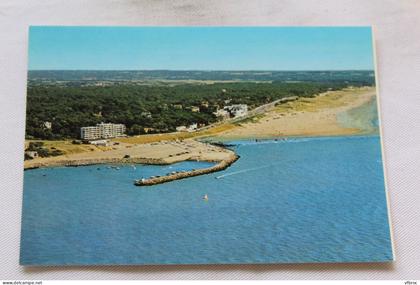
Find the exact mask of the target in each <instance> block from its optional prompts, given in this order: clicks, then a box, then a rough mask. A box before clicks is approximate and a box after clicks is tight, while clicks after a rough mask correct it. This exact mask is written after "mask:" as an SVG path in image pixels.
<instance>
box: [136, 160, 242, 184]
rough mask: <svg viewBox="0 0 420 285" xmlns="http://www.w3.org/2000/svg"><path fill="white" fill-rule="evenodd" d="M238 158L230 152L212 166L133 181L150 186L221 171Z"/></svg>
mask: <svg viewBox="0 0 420 285" xmlns="http://www.w3.org/2000/svg"><path fill="white" fill-rule="evenodd" d="M238 159H239V156H238V155H236V154H235V153H233V152H232V154H231V155H230V156H229V157H228V158H227V159H224V160H222V161H219V162H218V163H217V164H216V165H214V166H211V167H207V168H202V169H194V170H191V171H183V172H177V173H173V174H168V175H164V176H159V177H151V178H142V179H139V180H136V181H135V182H134V185H136V186H152V185H156V184H162V183H166V182H170V181H174V180H179V179H184V178H188V177H193V176H198V175H203V174H209V173H212V172H217V171H222V170H225V169H226V168H228V167H229V166H231V165H232V164H233V163H234V162H235V161H237V160H238Z"/></svg>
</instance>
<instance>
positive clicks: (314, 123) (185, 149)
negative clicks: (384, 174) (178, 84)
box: [25, 87, 375, 185]
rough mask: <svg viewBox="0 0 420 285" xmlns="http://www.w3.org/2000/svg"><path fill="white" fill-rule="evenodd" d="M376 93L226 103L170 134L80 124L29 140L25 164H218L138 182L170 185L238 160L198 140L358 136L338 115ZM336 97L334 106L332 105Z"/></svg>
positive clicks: (365, 91)
mask: <svg viewBox="0 0 420 285" xmlns="http://www.w3.org/2000/svg"><path fill="white" fill-rule="evenodd" d="M374 96H375V92H374V89H372V88H370V87H362V88H348V89H345V90H341V91H327V92H325V93H322V94H319V95H318V96H316V97H314V98H312V99H304V98H298V97H296V96H291V97H286V98H282V99H279V100H277V101H275V102H271V103H268V104H264V105H261V106H258V107H257V108H254V109H252V110H249V109H248V106H247V105H245V104H237V105H227V106H225V107H224V108H221V109H219V110H217V111H216V112H215V115H217V116H218V121H217V122H216V123H214V124H212V125H207V126H202V125H201V126H198V124H197V123H194V124H191V125H188V126H178V127H177V128H176V132H174V133H171V134H153V135H148V134H145V135H139V136H128V135H127V134H126V126H125V125H124V124H115V123H109V122H108V123H104V122H102V123H99V124H97V125H95V126H84V127H81V128H80V137H79V138H78V140H72V141H71V142H69V141H67V142H63V143H57V145H54V146H53V147H45V146H38V148H37V146H36V145H37V144H40V142H28V143H27V147H26V151H25V157H26V158H27V159H26V160H25V168H26V169H31V168H38V167H50V166H59V165H67V166H81V165H90V164H98V163H126V164H127V163H129V164H135V163H145V164H172V163H175V162H180V161H186V160H193V161H209V162H214V163H215V165H213V166H212V167H209V168H207V169H200V170H194V171H188V172H182V173H168V174H167V175H166V176H163V177H139V179H138V180H136V181H135V184H136V185H154V184H160V183H165V182H169V181H172V180H178V179H182V178H187V177H192V176H196V175H202V174H206V173H211V172H215V171H221V170H224V169H226V168H227V167H229V166H230V165H231V164H232V163H234V162H235V161H236V160H237V159H238V156H237V155H236V154H235V153H234V152H233V151H232V150H230V149H228V148H224V147H222V146H219V145H213V144H210V143H208V142H203V141H199V140H197V139H200V140H201V139H207V140H208V139H209V138H210V139H211V138H212V140H213V141H223V140H226V139H229V140H231V139H241V138H250V137H252V138H256V139H258V138H260V139H265V138H275V137H284V136H291V135H293V136H302V135H304V136H305V135H342V134H358V133H360V132H361V131H362V130H360V129H358V128H355V127H351V126H343V125H342V124H340V123H339V122H338V121H337V116H338V114H340V113H344V112H346V111H349V110H352V109H354V108H357V107H359V106H363V105H365V104H367V103H369V102H371V100H372V99H373V98H374ZM332 101H334V102H335V103H334V104H335V106H334V107H331V106H330V105H331V104H330V103H331V102H332ZM327 106H328V108H327ZM51 126H52V123H51V122H44V127H51ZM43 143H46V144H48V142H43ZM66 149H67V150H68V151H67V153H66V152H65V150H66ZM37 150H38V152H37ZM40 154H41V155H40Z"/></svg>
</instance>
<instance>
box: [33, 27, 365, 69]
mask: <svg viewBox="0 0 420 285" xmlns="http://www.w3.org/2000/svg"><path fill="white" fill-rule="evenodd" d="M29 69H31V70H35V69H38V70H40V69H72V70H75V69H83V70H89V69H90V70H142V69H143V70H146V69H170V70H349V69H373V51H372V39H371V29H370V27H346V28H325V27H311V28H292V27H288V28H275V27H261V28H234V27H228V28H226V27H217V28H216V27H213V28H212V27H205V28H199V27H195V28H191V27H178V28H176V27H165V28H157V27H149V28H148V27H31V28H30V36H29Z"/></svg>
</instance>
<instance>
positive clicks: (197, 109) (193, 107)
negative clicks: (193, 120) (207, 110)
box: [190, 106, 200, 113]
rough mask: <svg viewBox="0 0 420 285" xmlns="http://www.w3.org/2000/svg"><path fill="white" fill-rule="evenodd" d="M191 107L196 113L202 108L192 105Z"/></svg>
mask: <svg viewBox="0 0 420 285" xmlns="http://www.w3.org/2000/svg"><path fill="white" fill-rule="evenodd" d="M190 109H191V112H194V113H197V112H200V108H199V107H197V106H191V108H190Z"/></svg>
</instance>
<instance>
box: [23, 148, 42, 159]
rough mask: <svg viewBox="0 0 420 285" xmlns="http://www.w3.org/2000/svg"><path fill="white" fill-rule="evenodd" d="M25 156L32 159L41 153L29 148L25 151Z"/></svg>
mask: <svg viewBox="0 0 420 285" xmlns="http://www.w3.org/2000/svg"><path fill="white" fill-rule="evenodd" d="M25 156H27V157H29V158H30V159H33V158H37V157H38V156H39V155H38V152H37V151H31V150H27V151H25Z"/></svg>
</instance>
